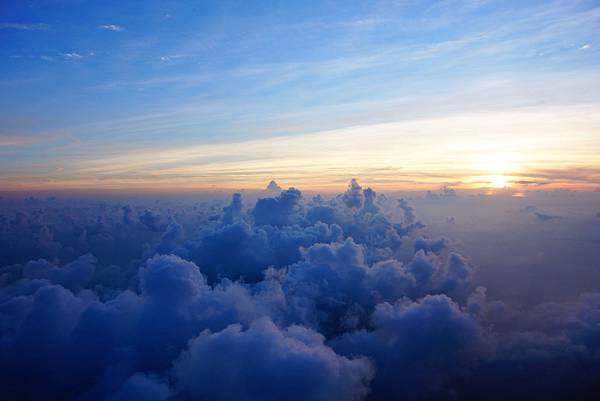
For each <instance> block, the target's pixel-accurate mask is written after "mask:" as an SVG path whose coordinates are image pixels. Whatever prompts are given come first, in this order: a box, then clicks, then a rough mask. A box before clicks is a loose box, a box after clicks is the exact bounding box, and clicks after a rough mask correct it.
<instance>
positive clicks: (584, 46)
mask: <svg viewBox="0 0 600 401" xmlns="http://www.w3.org/2000/svg"><path fill="white" fill-rule="evenodd" d="M590 47H592V46H590V45H588V44H587V43H586V44H585V45H583V46H581V47H580V48H579V50H587V49H589V48H590Z"/></svg>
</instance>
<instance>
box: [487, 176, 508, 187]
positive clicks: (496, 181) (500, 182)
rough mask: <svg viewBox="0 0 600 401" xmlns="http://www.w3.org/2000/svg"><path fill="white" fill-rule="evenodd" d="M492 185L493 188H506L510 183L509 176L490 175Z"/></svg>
mask: <svg viewBox="0 0 600 401" xmlns="http://www.w3.org/2000/svg"><path fill="white" fill-rule="evenodd" d="M489 182H490V186H491V187H492V188H506V187H508V186H510V185H509V180H508V177H505V176H503V175H493V176H490V177H489Z"/></svg>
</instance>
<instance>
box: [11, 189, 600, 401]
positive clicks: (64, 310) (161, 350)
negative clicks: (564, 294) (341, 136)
mask: <svg viewBox="0 0 600 401" xmlns="http://www.w3.org/2000/svg"><path fill="white" fill-rule="evenodd" d="M262 194H263V195H264V192H262ZM445 196H446V197H456V196H457V195H456V194H455V193H451V192H450V191H449V190H446V191H445ZM446 201H447V203H453V202H454V201H456V199H446ZM0 202H2V205H3V208H2V213H1V217H0V240H1V243H2V247H1V249H0V266H1V267H0V353H1V355H2V358H1V359H0V391H1V396H2V397H1V398H2V399H3V400H39V399H45V400H65V399H77V400H132V399H135V400H164V401H166V400H223V401H225V400H233V399H235V400H248V401H251V400H260V401H268V400H284V399H285V400H298V401H301V400H310V401H312V400H316V401H338V400H339V401H342V400H344V401H357V400H398V399H401V400H440V399H461V400H481V399H491V400H496V399H497V400H506V399H511V400H529V399H540V398H544V399H556V400H571V399H592V398H591V397H592V395H593V394H595V393H596V394H597V391H598V382H599V381H598V380H597V379H598V378H599V374H600V360H599V359H598V354H599V353H600V342H599V341H598V338H600V331H599V327H600V293H589V294H584V295H581V296H580V297H579V298H578V299H576V300H572V301H569V302H566V301H565V302H546V303H543V304H540V305H537V306H532V307H530V308H527V309H520V308H516V307H514V306H511V305H510V304H509V303H505V302H502V301H500V300H490V299H488V295H487V290H486V288H484V287H482V286H481V285H480V284H479V283H478V281H477V278H476V269H475V267H474V266H473V265H472V263H471V262H470V261H469V259H468V258H467V257H464V256H462V255H460V254H459V253H457V252H456V251H455V250H454V249H452V248H453V246H454V245H455V241H452V240H451V239H449V238H446V237H434V236H431V235H429V234H427V233H425V232H424V230H425V229H426V227H425V225H424V224H422V223H421V222H420V221H419V218H418V215H417V213H416V210H417V209H416V207H413V206H412V204H413V202H414V199H412V200H409V199H406V198H401V199H399V200H397V199H391V198H388V197H384V196H382V195H378V194H377V193H376V192H375V191H374V190H372V189H371V188H363V187H362V186H361V185H360V184H359V183H358V181H357V180H352V181H351V182H350V184H349V187H348V190H347V191H346V192H345V193H343V194H340V195H339V196H337V197H333V198H328V199H326V198H323V197H320V196H318V197H315V198H313V199H311V200H307V199H306V198H305V197H304V196H303V194H302V192H301V191H300V190H298V189H294V188H289V189H287V190H282V191H281V192H280V193H279V194H277V195H275V196H273V197H260V198H259V199H258V200H256V202H248V200H245V199H243V197H242V195H241V194H240V193H235V194H233V196H232V197H231V200H229V201H226V204H225V205H224V204H223V203H222V202H220V201H217V200H206V201H196V200H192V201H183V200H182V201H178V202H173V201H155V202H153V201H145V202H130V203H124V202H120V201H116V202H114V201H112V202H104V201H99V202H93V201H92V202H91V201H87V202H79V201H78V202H71V201H62V200H57V199H45V200H40V199H35V198H30V199H27V200H25V201H22V202H17V201H13V200H0ZM423 202H424V203H425V204H427V205H428V207H433V208H440V209H443V208H444V207H445V206H446V205H445V204H443V203H442V202H441V201H440V198H439V197H438V198H436V201H435V202H432V201H431V200H428V199H424V200H423ZM536 210H537V209H536V208H531V207H530V208H528V209H527V211H528V212H529V213H534V212H535V211H536ZM516 215H517V216H521V217H523V216H524V215H523V214H522V213H519V212H518V209H517V212H516ZM542 220H543V219H542ZM442 221H443V220H442ZM561 221H562V220H561ZM532 222H535V224H537V225H538V226H540V227H544V228H547V227H548V225H549V224H554V223H556V224H558V222H556V221H555V222H554V223H552V222H548V223H546V222H541V221H535V219H533V220H532ZM531 377H537V378H542V379H541V380H531Z"/></svg>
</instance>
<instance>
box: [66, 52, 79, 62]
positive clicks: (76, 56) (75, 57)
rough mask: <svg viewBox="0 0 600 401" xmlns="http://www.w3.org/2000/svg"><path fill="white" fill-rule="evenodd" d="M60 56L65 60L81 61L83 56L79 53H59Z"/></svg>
mask: <svg viewBox="0 0 600 401" xmlns="http://www.w3.org/2000/svg"><path fill="white" fill-rule="evenodd" d="M61 56H63V57H64V58H65V60H81V59H82V58H83V56H82V55H81V54H79V53H75V52H73V53H61Z"/></svg>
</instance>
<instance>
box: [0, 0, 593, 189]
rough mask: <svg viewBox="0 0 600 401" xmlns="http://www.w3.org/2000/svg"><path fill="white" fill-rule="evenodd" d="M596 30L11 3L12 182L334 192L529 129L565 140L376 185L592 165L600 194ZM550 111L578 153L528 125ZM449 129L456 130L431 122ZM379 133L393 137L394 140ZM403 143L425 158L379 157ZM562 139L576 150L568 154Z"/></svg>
mask: <svg viewBox="0 0 600 401" xmlns="http://www.w3.org/2000/svg"><path fill="white" fill-rule="evenodd" d="M599 28H600V7H599V6H598V4H597V2H593V1H556V2H549V1H537V2H536V1H528V2H526V4H524V2H522V1H484V0H482V1H469V2H466V1H464V2H463V1H395V2H393V1H389V2H388V1H382V2H321V1H316V2H258V1H252V2H191V1H190V2H169V1H146V2H143V3H140V2H127V1H120V2H108V1H107V2H87V1H40V2H37V1H14V2H11V1H8V2H6V1H5V2H3V3H2V5H1V6H0V38H1V39H0V57H1V58H2V63H1V64H0V71H1V77H0V109H1V111H0V155H1V156H2V158H1V160H0V169H1V170H2V173H1V175H0V184H2V185H3V186H4V187H6V188H13V187H15V188H16V187H19V188H21V187H22V188H25V187H27V188H29V189H31V188H36V187H40V186H50V187H63V186H64V187H78V186H85V187H89V186H100V187H102V186H104V185H110V186H117V187H118V186H129V185H140V186H152V185H153V184H154V183H159V184H160V183H165V182H167V181H168V182H170V183H174V184H176V185H180V186H200V187H202V186H223V187H240V186H243V187H245V186H248V187H253V186H257V185H258V183H259V182H260V183H262V182H263V181H265V180H267V178H269V177H270V176H273V177H274V178H279V180H281V181H284V182H286V183H289V184H290V185H291V184H295V183H296V182H299V183H303V184H310V183H311V175H314V173H315V171H320V170H322V169H323V168H327V169H328V172H329V175H328V179H327V181H328V182H340V183H341V182H346V181H347V179H348V176H346V174H353V175H354V174H361V173H362V174H364V173H366V172H367V173H368V172H369V166H371V165H372V162H373V161H374V160H378V159H381V160H386V164H385V165H384V164H382V165H378V166H376V167H378V168H381V169H383V168H388V169H392V170H394V171H399V170H402V171H404V173H405V174H406V175H408V176H410V175H411V171H413V170H415V171H416V170H419V171H427V172H431V175H434V173H436V172H439V171H440V170H447V166H448V165H452V164H453V159H452V158H449V157H441V158H440V154H446V155H448V154H449V153H452V152H453V148H452V142H456V141H459V143H460V145H461V146H462V145H466V147H462V148H465V149H466V148H468V145H469V144H472V143H473V142H474V141H475V142H477V143H478V146H476V147H475V148H474V149H472V151H471V152H470V154H469V157H470V156H471V155H472V154H475V153H480V154H481V152H482V149H487V148H490V147H494V146H496V147H502V146H500V145H501V144H504V143H506V142H511V141H512V142H514V141H513V140H514V139H519V138H522V137H527V138H529V139H530V141H529V142H528V143H529V145H530V146H531V149H533V148H536V149H538V148H544V146H545V145H547V144H548V143H550V144H552V143H554V144H555V145H556V146H555V147H554V148H553V147H549V148H548V149H545V148H544V152H543V153H541V154H539V155H537V157H534V158H533V159H532V160H529V159H527V160H521V159H523V157H517V159H519V160H517V161H516V162H515V160H513V159H514V154H515V153H516V152H517V151H518V149H523V147H522V144H518V145H515V147H512V148H511V147H508V148H507V149H505V150H504V151H503V152H500V153H497V154H491V155H489V154H488V155H487V156H485V158H489V157H491V158H492V159H494V160H495V162H494V163H495V164H494V166H503V167H498V168H496V167H494V166H485V167H483V168H481V167H479V168H475V167H472V165H473V164H477V163H478V162H476V161H475V162H469V163H470V164H469V166H471V167H469V166H461V167H460V169H458V170H460V171H458V170H457V171H456V172H453V173H452V174H448V175H447V176H444V177H441V178H440V179H439V180H437V181H436V180H431V179H429V180H425V181H424V182H423V180H421V179H418V178H415V177H414V176H412V177H411V179H409V180H406V182H403V181H402V180H397V181H396V182H392V181H393V180H392V181H389V179H388V178H386V179H383V178H382V177H380V176H378V175H377V174H375V173H372V181H374V182H378V181H379V182H382V183H386V182H388V183H389V184H390V185H396V184H397V185H398V186H401V185H409V186H410V185H419V184H426V185H437V184H443V183H444V182H462V183H465V182H468V181H469V180H471V181H470V182H474V181H477V179H476V177H482V176H483V177H488V181H489V182H492V183H493V182H496V181H497V180H496V179H495V178H494V179H491V180H490V179H489V177H491V176H494V177H496V176H498V175H499V174H503V175H505V176H510V177H514V181H516V180H517V178H523V177H529V178H531V177H530V176H531V175H534V174H533V173H531V171H533V170H535V171H536V172H537V173H536V174H538V175H540V174H542V173H541V172H544V173H543V174H545V175H544V177H542V178H543V179H552V177H549V175H551V174H549V173H548V171H550V170H552V171H556V170H569V171H575V170H576V169H578V170H577V171H581V169H582V168H584V167H585V168H589V169H592V170H593V171H592V172H591V173H589V172H587V173H586V174H585V177H583V179H582V180H575V183H577V182H579V183H580V182H584V181H586V182H588V183H589V182H590V181H591V182H592V184H597V182H596V181H595V180H596V179H597V178H598V171H600V170H597V169H596V168H597V167H600V161H598V163H596V164H598V165H592V164H591V162H593V160H592V158H593V153H591V151H594V152H595V151H596V150H600V138H599V137H600V134H599V131H598V127H600V124H599V123H600V116H599V115H598V112H596V111H595V110H598V108H597V107H596V106H597V104H598V100H599V99H598V98H599V97H600V90H599V89H600V85H599V83H600V73H599V72H598V71H599V70H598V64H599V61H600V52H598V43H597V38H598V32H600V29H599ZM482 113H483V114H482ZM549 115H550V116H559V117H560V120H561V121H569V122H571V123H570V124H571V125H569V126H567V127H562V128H561V129H563V131H556V132H552V133H550V134H549V135H550V136H551V137H554V138H558V137H561V136H565V137H568V139H569V141H570V142H565V143H562V144H561V143H560V141H558V140H557V141H555V142H552V141H547V137H546V135H547V132H548V122H547V121H546V122H544V121H542V122H540V124H539V125H536V124H534V123H532V122H531V121H539V120H540V116H549ZM482 116H483V117H482ZM448 118H449V119H452V121H453V122H452V124H454V125H456V129H455V130H454V131H452V130H450V131H448V132H444V131H445V127H446V125H439V124H438V125H435V124H434V123H433V122H435V121H438V122H439V123H440V124H441V123H442V122H443V123H444V124H447V123H448V121H447V120H444V119H448ZM482 118H484V120H482ZM513 118H514V121H515V123H514V124H513V125H512V127H513V128H514V127H516V129H515V130H514V131H512V132H513V134H511V130H510V129H511V126H506V127H504V128H502V129H499V131H498V132H495V133H494V134H493V138H495V139H493V140H491V139H490V138H486V139H485V140H482V139H481V138H482V135H483V137H485V135H484V134H485V133H481V132H478V131H480V130H479V129H478V127H480V126H482V125H481V124H482V121H483V122H485V124H484V125H490V124H491V125H497V124H494V123H493V122H494V121H497V122H498V124H500V125H501V124H505V123H506V122H507V121H511V119H513ZM544 118H545V117H544ZM440 119H442V120H441V122H440ZM465 119H466V120H465ZM415 121H423V122H424V125H427V124H429V126H430V127H431V129H430V131H428V132H427V133H420V134H419V135H421V136H420V137H427V138H429V143H430V144H431V146H427V143H418V144H415V142H414V131H410V129H411V128H410V124H412V123H413V122H415ZM461 121H462V123H461ZM382 124H399V125H397V126H392V128H393V129H392V132H390V133H388V134H387V136H381V135H380V132H382ZM406 124H409V126H408V127H407V125H406ZM461 124H462V125H461ZM421 126H422V125H418V129H420V128H419V127H421ZM356 127H362V129H363V130H364V132H363V133H361V134H360V135H362V136H361V138H362V139H360V140H356V141H355V142H350V143H354V144H355V145H352V146H355V148H354V149H350V150H348V152H349V153H344V154H338V155H335V156H336V157H333V158H332V159H331V160H335V161H338V159H339V160H341V159H344V160H347V159H348V157H351V156H355V159H354V161H353V162H352V163H346V164H343V165H340V168H341V169H342V170H343V171H344V173H343V174H342V173H340V172H339V171H338V170H336V169H335V168H333V167H335V166H333V167H332V166H330V165H329V164H328V161H327V160H328V157H327V155H322V156H319V157H317V156H314V157H312V158H311V157H308V156H310V154H311V153H312V152H313V151H314V150H315V148H317V147H321V145H318V144H316V143H315V142H316V141H318V139H319V138H330V137H332V135H333V138H334V139H331V141H333V140H335V141H338V142H339V141H342V142H343V141H344V138H345V137H346V136H347V135H349V136H350V137H352V134H346V131H343V130H348V129H350V130H352V129H356ZM571 127H575V128H573V129H572V130H570V128H571ZM413 128H414V127H413ZM340 130H342V131H340ZM332 131H333V132H334V134H331V132H332ZM465 131H469V132H471V134H472V136H471V137H464V138H462V137H460V133H461V132H465ZM419 132H420V131H419ZM561 132H563V134H561ZM490 135H491V134H490ZM449 136H451V137H450V138H449ZM507 136H508V138H506V137H507ZM268 138H276V140H281V141H282V143H281V146H286V147H287V148H286V149H284V148H278V147H277V146H273V145H272V144H271V142H270V140H269V139H268ZM311 138H312V139H311ZM369 138H372V139H371V140H369ZM460 138H462V139H460ZM503 138H504V139H503ZM296 139H297V140H298V141H299V142H295V141H296ZM505 139H506V140H505ZM392 140H393V142H394V143H395V144H396V145H394V146H397V147H394V148H392V150H393V151H399V150H401V151H406V153H407V154H413V155H414V154H416V153H418V154H419V155H421V156H422V157H421V159H422V160H424V161H425V162H426V164H427V166H425V165H424V164H419V163H418V162H417V161H414V162H412V164H411V166H412V167H411V166H407V165H403V164H402V163H401V161H398V162H396V161H394V160H392V159H393V157H392V156H391V155H386V154H384V153H385V152H384V153H378V152H383V151H382V150H381V149H382V148H385V142H387V141H392ZM490 141H491V142H490ZM498 141H499V142H498ZM338 142H335V143H333V142H331V143H329V144H330V145H331V149H332V150H331V151H332V152H335V149H336V143H338ZM382 142H383V143H384V146H383V147H382V146H381V143H382ZM417 142H418V141H417ZM517 142H518V141H517ZM500 143H501V144H500ZM438 144H439V145H438ZM372 145H373V147H372ZM214 146H221V148H219V149H220V150H216V149H215V148H214ZM436 147H437V149H435V151H433V152H432V151H431V149H432V148H436ZM561 147H563V148H564V147H566V148H569V149H570V150H571V153H569V154H565V155H558V156H557V155H556V152H557V151H560V148H561ZM244 148H248V151H244V150H243V149H244ZM289 148H297V149H298V152H302V153H301V154H289ZM189 149H194V151H193V152H194V153H193V154H192V155H190V154H187V155H186V157H185V158H180V155H181V154H182V152H183V151H187V150H189ZM236 149H237V151H236ZM363 151H366V153H368V154H369V156H368V157H364V158H363V157H362V156H361V155H362V152H363ZM269 152H271V153H269ZM396 153H398V152H396ZM278 154H280V155H282V156H281V157H277V155H278ZM596 154H597V153H596ZM167 156H169V157H167ZM398 157H399V158H400V159H401V158H402V157H403V156H401V155H399V156H398ZM475 159H476V158H475ZM557 159H561V160H563V161H564V163H563V164H557V162H556V160H557ZM156 160H158V162H157V161H156ZM434 161H435V162H436V163H437V164H436V167H435V168H433V167H428V166H431V165H432V163H433V162H434ZM331 163H333V161H331ZM433 164H435V163H433ZM479 164H481V163H479ZM445 166H446V167H445ZM286 168H287V169H286ZM311 168H313V169H312V170H311ZM469 169H470V170H469ZM467 170H469V171H467ZM471 170H472V171H471ZM496 170H502V171H496ZM199 172H202V173H199ZM528 173H531V174H529V175H528ZM278 174H279V175H278ZM543 174H542V175H543ZM590 174H592V176H591V177H592V178H590ZM511 179H513V178H510V179H505V180H504V182H508V181H510V180H511ZM386 180H388V181H386ZM438 181H439V182H438ZM484 181H485V180H484ZM501 181H502V180H501ZM267 182H268V181H267ZM566 184H573V182H567V183H566ZM261 185H262V184H261ZM315 185H316V186H319V185H320V184H319V183H317V182H315Z"/></svg>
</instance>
